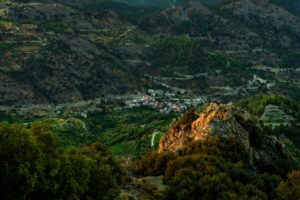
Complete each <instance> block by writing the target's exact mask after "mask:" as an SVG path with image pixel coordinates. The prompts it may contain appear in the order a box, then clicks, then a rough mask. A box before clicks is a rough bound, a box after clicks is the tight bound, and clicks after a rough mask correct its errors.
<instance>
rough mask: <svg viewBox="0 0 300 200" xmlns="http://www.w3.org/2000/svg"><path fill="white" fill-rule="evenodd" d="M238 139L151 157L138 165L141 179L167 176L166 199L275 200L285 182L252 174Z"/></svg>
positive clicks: (193, 145)
mask: <svg viewBox="0 0 300 200" xmlns="http://www.w3.org/2000/svg"><path fill="white" fill-rule="evenodd" d="M243 149H244V148H243V147H242V145H241V144H240V143H239V142H238V141H237V140H236V138H210V139H208V140H205V141H199V142H194V143H191V144H190V145H188V146H187V147H186V148H184V149H182V150H181V151H179V152H176V153H161V154H158V153H152V154H148V155H146V156H145V157H143V158H142V159H141V160H139V161H137V171H136V172H137V174H138V175H147V176H149V175H156V176H157V175H164V180H165V183H166V184H167V185H168V186H169V187H168V189H167V190H166V193H165V196H166V199H172V200H173V199H205V200H207V199H212V200H213V199H276V198H277V197H278V196H277V193H276V190H277V189H276V188H277V187H278V185H279V184H280V183H281V181H282V178H281V177H280V176H278V175H272V174H267V173H263V174H256V173H253V171H252V172H251V168H250V165H249V163H248V160H249V159H248V157H249V155H248V154H247V153H246V152H245V151H244V150H243Z"/></svg>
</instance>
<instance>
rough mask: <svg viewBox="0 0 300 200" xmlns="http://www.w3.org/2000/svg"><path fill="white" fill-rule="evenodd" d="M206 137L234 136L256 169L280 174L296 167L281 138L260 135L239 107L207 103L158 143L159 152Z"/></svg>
mask: <svg viewBox="0 0 300 200" xmlns="http://www.w3.org/2000/svg"><path fill="white" fill-rule="evenodd" d="M208 137H218V138H220V139H222V138H225V137H235V138H236V139H237V140H238V141H239V142H240V143H241V144H242V146H243V147H244V150H245V152H247V154H248V156H249V163H248V164H249V165H250V166H252V167H253V169H255V170H256V169H257V170H261V171H263V170H266V169H267V170H269V171H274V170H276V172H278V173H282V172H284V171H286V170H287V169H291V168H293V167H294V166H295V163H296V160H295V158H294V156H293V153H291V152H290V151H289V150H288V149H287V148H286V145H285V143H284V142H283V141H282V140H280V138H278V137H276V136H274V135H266V134H264V133H263V130H262V128H261V127H260V125H259V124H257V123H256V122H255V120H254V119H252V117H251V115H250V114H249V113H248V112H246V111H244V110H242V109H241V108H239V107H237V106H235V105H233V104H232V103H229V104H216V103H210V104H209V105H207V106H206V107H205V109H204V110H203V111H202V113H201V114H200V115H197V114H195V109H194V110H193V109H191V110H189V111H188V112H187V113H186V114H185V115H184V116H183V117H182V118H181V119H179V120H178V121H177V122H176V123H175V124H174V125H173V126H172V127H171V129H170V130H169V132H168V133H167V134H166V135H165V136H164V137H163V138H162V139H161V140H160V143H159V149H158V152H160V153H162V152H176V151H178V150H181V149H183V148H184V147H186V146H188V145H189V144H190V143H191V142H194V141H201V140H205V139H207V138H208Z"/></svg>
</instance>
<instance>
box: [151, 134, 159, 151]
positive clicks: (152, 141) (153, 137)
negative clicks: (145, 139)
mask: <svg viewBox="0 0 300 200" xmlns="http://www.w3.org/2000/svg"><path fill="white" fill-rule="evenodd" d="M157 134H159V132H158V131H154V132H153V134H152V138H151V147H152V148H154V140H155V137H156V135H157Z"/></svg>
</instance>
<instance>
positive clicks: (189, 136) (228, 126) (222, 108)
mask: <svg viewBox="0 0 300 200" xmlns="http://www.w3.org/2000/svg"><path fill="white" fill-rule="evenodd" d="M189 112H193V111H189ZM188 115H189V116H188ZM189 117H190V118H192V117H193V116H191V113H187V114H186V115H185V116H184V117H183V118H182V119H181V120H179V121H178V122H177V123H176V124H175V125H173V126H172V128H171V130H170V131H169V132H168V133H167V134H166V136H165V137H164V138H163V139H162V140H161V141H160V144H159V149H158V151H159V152H164V151H172V152H174V151H177V150H179V149H182V148H183V147H185V146H186V145H187V144H188V143H189V142H191V141H197V140H203V139H205V138H207V137H209V136H217V135H219V136H222V137H225V136H236V137H237V138H239V139H240V141H241V142H242V143H243V145H244V146H245V148H247V149H249V148H250V141H249V135H248V132H247V131H246V130H245V128H244V127H243V126H242V125H241V124H240V122H239V121H238V120H240V119H243V120H246V121H247V120H249V119H250V117H251V116H250V114H249V113H247V112H245V111H243V110H241V109H240V108H238V107H235V106H234V105H233V104H231V103H230V104H220V105H218V104H216V103H211V104H209V105H208V106H207V107H206V108H205V109H204V111H203V112H202V113H201V114H200V116H198V117H197V119H195V120H190V121H189V122H188V123H185V122H186V121H184V120H185V119H184V118H189Z"/></svg>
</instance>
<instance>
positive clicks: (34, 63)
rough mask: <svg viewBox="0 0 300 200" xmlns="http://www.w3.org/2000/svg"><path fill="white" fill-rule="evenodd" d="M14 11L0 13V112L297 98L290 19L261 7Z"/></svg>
mask: <svg viewBox="0 0 300 200" xmlns="http://www.w3.org/2000/svg"><path fill="white" fill-rule="evenodd" d="M20 2H23V3H20ZM24 2H25V1H18V3H16V2H15V3H1V6H0V8H1V10H0V15H1V18H0V33H1V35H0V50H1V51H0V55H1V59H0V80H1V83H0V94H1V98H0V103H1V104H3V105H16V104H30V103H49V102H53V103H60V102H70V101H78V100H87V99H93V98H97V97H103V96H109V95H119V94H132V93H135V92H137V91H139V92H145V91H146V90H147V89H149V88H154V89H163V90H165V91H168V92H170V93H183V95H184V96H187V97H190V96H198V95H203V96H208V97H211V98H215V99H216V100H220V101H222V100H224V99H231V100H232V99H236V98H240V97H244V96H249V95H252V94H255V93H260V92H276V93H280V94H284V95H289V96H292V97H294V98H300V92H299V91H300V90H299V83H298V80H299V76H300V71H299V66H300V56H299V54H300V53H299V47H300V39H299V35H300V19H299V17H297V16H295V15H293V14H292V13H291V12H289V11H287V10H285V9H284V8H283V7H280V6H278V5H275V4H271V3H269V1H267V0H260V1H257V0H239V1H228V2H224V3H223V4H219V5H218V6H216V7H211V6H207V5H205V4H202V3H200V2H197V1H193V2H183V3H181V4H180V5H176V6H175V7H173V6H172V7H171V8H166V9H163V8H157V7H156V8H154V7H136V6H131V5H129V4H125V3H120V2H112V1H93V0H86V1H72V2H71V1H68V0H66V1H63V3H64V4H60V3H57V2H58V1H55V0H44V1H43V2H42V3H27V1H26V2H25V3H24ZM30 2H33V1H30ZM45 2H47V3H45ZM53 2H55V3H53ZM143 6H145V4H144V5H143ZM12 91H13V92H12Z"/></svg>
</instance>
